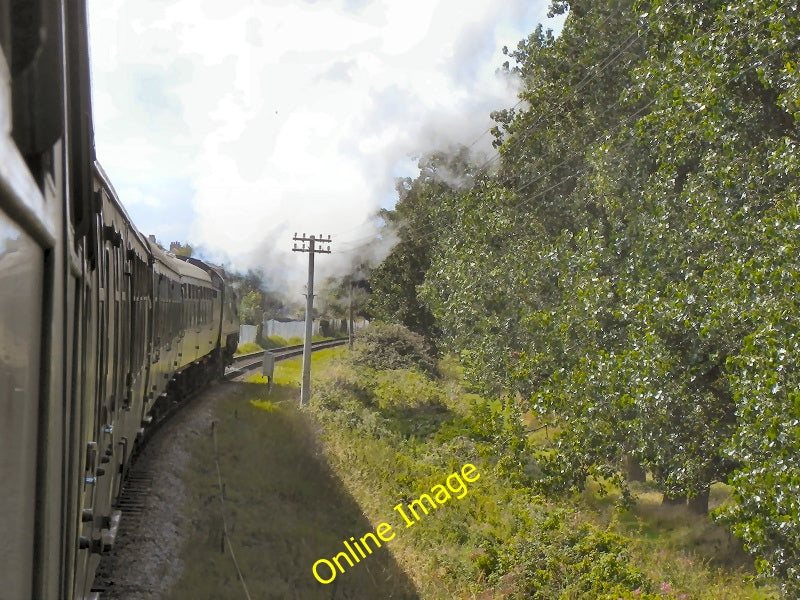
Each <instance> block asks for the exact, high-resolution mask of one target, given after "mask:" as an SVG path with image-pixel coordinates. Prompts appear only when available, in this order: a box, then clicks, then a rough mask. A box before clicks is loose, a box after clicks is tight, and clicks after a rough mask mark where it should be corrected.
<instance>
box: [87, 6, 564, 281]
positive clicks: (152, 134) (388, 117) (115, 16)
mask: <svg viewBox="0 0 800 600" xmlns="http://www.w3.org/2000/svg"><path fill="white" fill-rule="evenodd" d="M548 4H549V2H548V1H547V0H89V31H90V44H91V60H92V88H93V91H92V95H93V110H94V128H95V145H96V150H97V157H98V159H99V161H100V163H101V164H102V165H103V168H104V169H105V170H106V172H107V173H108V175H109V177H110V179H111V181H112V183H113V185H114V188H115V189H116V191H117V193H118V195H119V197H120V200H121V201H122V203H123V205H124V206H125V208H126V210H127V212H128V214H129V215H130V216H131V219H132V220H133V222H134V224H135V225H136V227H137V228H138V229H139V230H140V231H141V232H142V233H144V234H146V235H149V234H153V235H155V236H156V238H157V239H158V240H159V241H160V242H161V243H162V244H163V245H165V246H167V245H168V244H169V243H170V242H172V241H179V242H182V243H186V242H188V243H191V244H192V245H193V246H195V247H196V248H198V249H199V252H200V254H201V256H203V257H205V258H207V259H209V260H211V261H214V262H216V263H217V264H226V265H229V266H231V267H233V268H235V269H238V270H246V269H248V268H258V269H261V270H263V271H264V272H265V273H266V274H267V277H268V279H269V280H270V281H269V282H268V283H269V286H270V287H279V286H289V287H297V286H298V285H301V284H300V283H298V282H301V281H302V282H304V281H305V276H306V264H307V263H306V261H307V255H305V254H303V253H293V252H292V251H291V248H292V245H293V242H292V237H293V236H294V234H295V232H297V233H306V234H308V235H311V234H312V233H313V234H315V235H319V234H322V235H326V236H327V235H328V234H330V235H331V237H332V239H333V243H332V244H331V250H332V254H331V255H323V256H321V257H319V259H318V260H317V261H316V263H317V267H318V269H319V270H320V271H323V276H325V275H326V274H327V275H335V274H337V271H338V272H339V274H342V273H343V272H345V271H346V270H347V268H348V267H349V265H350V264H352V263H353V262H354V261H357V260H358V259H359V258H360V253H361V252H363V250H362V248H363V243H364V242H365V241H366V240H368V239H371V238H373V237H374V236H375V232H376V227H377V225H378V221H377V219H376V218H375V216H374V215H375V214H376V211H377V210H378V209H379V208H381V207H384V208H391V207H392V206H393V205H394V203H395V201H396V200H397V196H396V192H395V188H394V185H395V179H396V178H397V177H402V176H411V177H413V176H415V175H416V174H417V173H418V169H417V168H416V167H417V162H418V159H419V156H421V155H423V154H425V153H427V152H431V151H436V150H447V149H448V148H450V147H452V146H453V145H457V144H463V145H466V146H471V148H472V150H473V151H474V152H476V153H477V154H478V156H480V155H481V154H485V155H489V154H491V152H492V148H491V136H490V135H489V134H488V129H489V128H490V127H491V126H492V125H493V123H492V121H491V119H490V117H489V113H490V112H491V111H493V110H498V109H501V108H507V107H510V106H513V105H514V104H516V102H517V100H518V99H517V92H518V88H517V85H518V82H516V81H514V80H513V78H510V77H508V76H507V75H503V74H502V73H499V72H498V70H499V68H500V66H501V65H502V63H503V62H504V61H505V60H507V58H506V57H505V56H503V54H502V51H501V48H502V47H503V46H504V45H507V46H508V47H509V48H514V47H516V45H517V42H518V41H519V40H521V39H522V38H524V37H527V35H529V34H530V33H531V32H532V31H533V30H534V29H535V27H536V25H537V24H538V23H540V22H541V23H544V24H545V26H548V27H556V24H555V23H553V21H552V20H549V19H547V16H546V13H547V6H548ZM556 28H557V27H556Z"/></svg>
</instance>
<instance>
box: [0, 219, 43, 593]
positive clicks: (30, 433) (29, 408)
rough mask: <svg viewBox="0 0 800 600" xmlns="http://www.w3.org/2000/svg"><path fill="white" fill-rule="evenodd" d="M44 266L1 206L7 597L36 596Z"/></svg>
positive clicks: (1, 463)
mask: <svg viewBox="0 0 800 600" xmlns="http://www.w3.org/2000/svg"><path fill="white" fill-rule="evenodd" d="M43 265H44V256H43V253H42V250H41V248H39V247H38V245H37V244H36V243H35V242H34V241H33V240H32V239H31V238H29V237H28V236H27V235H26V234H25V233H23V232H22V230H21V229H19V228H18V227H17V226H16V224H15V223H14V222H13V221H12V220H11V219H9V218H7V217H6V215H5V213H4V212H3V211H2V210H0V332H1V333H0V415H2V423H3V433H2V435H0V457H1V458H0V476H2V484H0V485H2V486H4V487H3V492H2V493H0V532H2V544H3V547H4V550H3V551H2V556H3V566H2V568H0V573H2V574H3V575H2V579H3V582H2V586H3V587H2V592H0V594H3V596H4V597H8V598H30V597H32V592H31V589H30V581H29V579H30V574H31V573H32V569H33V564H32V557H33V555H34V549H33V542H34V540H33V536H32V535H31V524H32V523H33V522H34V520H35V519H34V517H35V512H34V511H35V508H36V507H35V505H34V503H33V502H31V498H35V497H36V460H35V457H36V454H37V450H38V449H37V447H36V440H37V424H38V421H39V402H38V400H39V374H38V367H39V365H40V352H41V349H40V344H41V332H40V327H41V311H42V289H43V286H42V271H43ZM6 549H8V552H6V551H5V550H6Z"/></svg>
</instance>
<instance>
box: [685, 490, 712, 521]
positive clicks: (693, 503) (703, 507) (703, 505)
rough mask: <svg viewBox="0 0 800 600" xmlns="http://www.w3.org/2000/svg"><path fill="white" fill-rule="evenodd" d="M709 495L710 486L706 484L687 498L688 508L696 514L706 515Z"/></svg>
mask: <svg viewBox="0 0 800 600" xmlns="http://www.w3.org/2000/svg"><path fill="white" fill-rule="evenodd" d="M710 495H711V488H710V487H708V486H707V487H706V488H705V489H704V490H703V491H702V492H700V493H699V494H697V495H696V496H692V497H691V498H689V510H691V511H692V512H693V513H695V514H697V515H707V514H708V499H709V496H710Z"/></svg>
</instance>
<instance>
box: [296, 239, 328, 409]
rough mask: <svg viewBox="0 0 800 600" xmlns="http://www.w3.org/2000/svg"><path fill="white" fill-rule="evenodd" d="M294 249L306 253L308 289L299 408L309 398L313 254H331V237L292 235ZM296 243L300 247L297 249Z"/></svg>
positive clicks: (312, 314) (312, 319)
mask: <svg viewBox="0 0 800 600" xmlns="http://www.w3.org/2000/svg"><path fill="white" fill-rule="evenodd" d="M293 239H294V242H295V244H294V248H292V252H308V287H307V288H306V335H305V339H304V340H303V382H302V384H301V386H300V406H308V402H309V399H310V398H311V327H312V324H313V322H314V254H316V253H319V254H330V253H331V247H330V243H331V236H330V235H329V236H328V237H327V238H323V237H322V234H320V235H319V237H315V236H313V235H312V236H309V237H306V234H305V233H304V234H303V235H302V236H299V237H298V235H297V234H296V233H295V234H294V238H293ZM297 242H300V243H301V244H302V245H301V246H300V247H299V248H298V247H297ZM323 243H325V244H328V248H327V249H324V248H318V247H317V244H323Z"/></svg>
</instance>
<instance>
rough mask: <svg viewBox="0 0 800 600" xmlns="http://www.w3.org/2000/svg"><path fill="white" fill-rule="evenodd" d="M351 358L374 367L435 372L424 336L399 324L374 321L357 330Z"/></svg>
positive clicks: (433, 360)
mask: <svg viewBox="0 0 800 600" xmlns="http://www.w3.org/2000/svg"><path fill="white" fill-rule="evenodd" d="M353 362H354V363H355V364H357V365H362V366H366V367H370V368H372V369H377V370H381V371H383V370H395V369H417V370H419V371H421V372H423V373H426V374H428V375H432V376H438V372H437V369H436V361H435V359H434V357H433V355H432V352H431V350H430V349H429V348H428V346H427V344H426V342H425V338H423V337H422V336H421V335H419V334H417V333H414V332H412V331H410V330H408V329H406V328H405V327H403V326H402V325H390V324H384V323H373V324H372V325H370V326H369V327H367V328H365V329H363V330H362V331H360V332H359V334H358V337H357V338H356V341H355V345H354V347H353Z"/></svg>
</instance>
